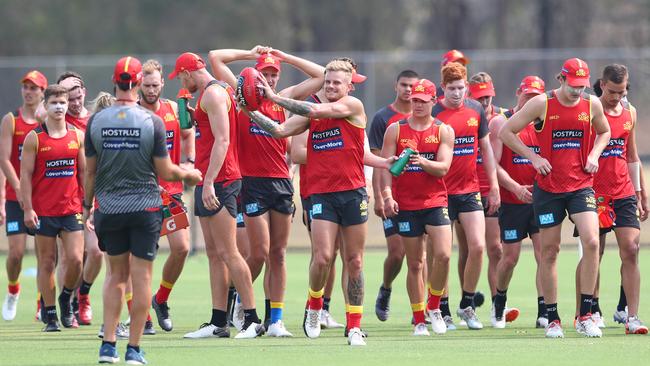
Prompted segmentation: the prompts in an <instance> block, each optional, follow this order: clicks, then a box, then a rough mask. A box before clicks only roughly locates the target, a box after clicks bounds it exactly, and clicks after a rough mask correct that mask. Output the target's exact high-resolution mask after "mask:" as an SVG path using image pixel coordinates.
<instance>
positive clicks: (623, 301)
mask: <svg viewBox="0 0 650 366" xmlns="http://www.w3.org/2000/svg"><path fill="white" fill-rule="evenodd" d="M626 306H627V297H625V290H624V289H623V286H621V293H620V295H618V305H616V311H625V307H626Z"/></svg>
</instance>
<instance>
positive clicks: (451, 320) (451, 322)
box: [432, 315, 457, 330]
mask: <svg viewBox="0 0 650 366" xmlns="http://www.w3.org/2000/svg"><path fill="white" fill-rule="evenodd" d="M442 319H443V320H444V321H445V325H446V326H447V330H456V329H457V328H456V324H454V318H452V317H451V315H445V316H444V317H443V318H442ZM432 324H433V323H432Z"/></svg>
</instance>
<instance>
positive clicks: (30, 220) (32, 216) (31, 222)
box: [24, 209, 38, 229]
mask: <svg viewBox="0 0 650 366" xmlns="http://www.w3.org/2000/svg"><path fill="white" fill-rule="evenodd" d="M24 221H25V226H27V227H28V228H30V229H36V227H37V226H38V216H37V215H36V212H35V211H34V209H30V210H25V218H24Z"/></svg>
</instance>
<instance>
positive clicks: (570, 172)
mask: <svg viewBox="0 0 650 366" xmlns="http://www.w3.org/2000/svg"><path fill="white" fill-rule="evenodd" d="M590 98H591V97H590V96H589V94H586V93H585V94H583V95H582V96H581V97H580V100H579V102H578V104H576V105H575V106H573V107H566V106H564V105H562V104H560V102H559V100H558V98H557V96H556V95H555V91H549V92H547V93H546V114H545V115H544V120H543V121H541V122H537V123H536V125H535V131H536V132H537V141H538V142H539V150H540V156H542V157H543V158H544V159H546V160H548V162H549V163H550V164H551V167H552V170H551V172H550V173H549V174H547V175H541V174H537V177H536V181H537V185H538V186H539V188H541V189H543V190H545V191H547V192H552V193H565V192H573V191H576V190H578V189H582V188H586V187H591V186H592V185H593V175H592V174H590V173H587V172H585V171H584V166H585V162H586V159H587V155H588V154H589V151H590V150H591V146H592V142H593V138H592V137H591V135H592V128H591V99H590Z"/></svg>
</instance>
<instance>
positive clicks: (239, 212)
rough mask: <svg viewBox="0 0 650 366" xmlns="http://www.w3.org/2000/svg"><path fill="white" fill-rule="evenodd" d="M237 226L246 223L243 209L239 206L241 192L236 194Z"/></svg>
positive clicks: (242, 226) (241, 226)
mask: <svg viewBox="0 0 650 366" xmlns="http://www.w3.org/2000/svg"><path fill="white" fill-rule="evenodd" d="M235 219H236V220H237V227H238V228H245V227H246V224H245V223H244V209H243V208H242V207H241V194H240V195H239V196H237V217H236V218H235Z"/></svg>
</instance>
